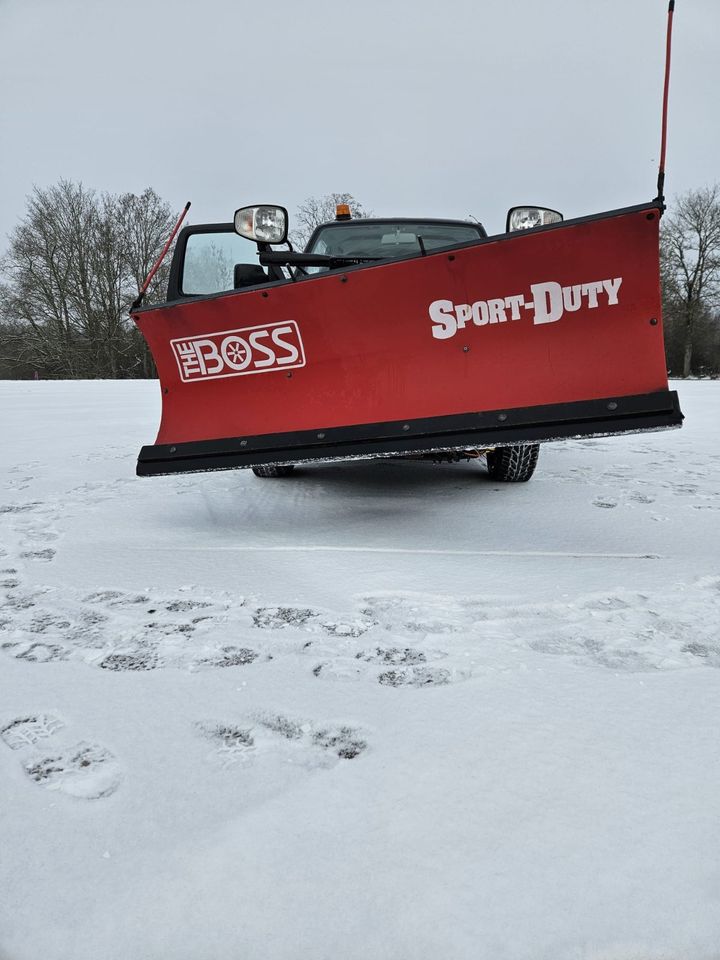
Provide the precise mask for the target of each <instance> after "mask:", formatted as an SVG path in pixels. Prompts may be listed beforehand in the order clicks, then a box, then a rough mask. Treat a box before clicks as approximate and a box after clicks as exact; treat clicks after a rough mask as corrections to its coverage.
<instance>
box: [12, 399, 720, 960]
mask: <svg viewBox="0 0 720 960" xmlns="http://www.w3.org/2000/svg"><path fill="white" fill-rule="evenodd" d="M678 389H679V390H680V395H681V402H682V405H683V408H684V412H685V414H686V416H687V421H686V425H685V427H684V428H683V429H682V430H681V431H670V432H667V433H658V434H647V435H641V436H630V437H625V438H619V439H618V438H616V439H613V438H610V439H602V440H594V441H582V442H579V441H578V442H575V441H573V442H566V443H559V444H549V445H546V446H545V447H544V448H543V450H542V452H541V457H540V463H539V467H538V472H537V474H536V476H535V478H534V479H533V480H532V481H531V482H530V483H529V484H526V485H516V486H513V485H507V486H500V485H498V484H496V483H493V482H491V481H490V480H489V479H488V477H487V474H486V473H485V471H484V467H480V466H478V465H473V464H468V465H457V466H452V467H448V466H444V467H436V466H433V465H431V464H423V463H412V462H408V463H393V462H376V463H364V464H363V463H361V464H357V463H356V464H347V465H336V466H313V467H307V468H303V469H302V470H298V471H297V475H296V476H295V477H294V478H293V479H290V480H275V481H272V480H258V479H256V478H255V477H253V475H252V474H251V473H250V472H246V471H235V472H228V473H215V474H198V475H192V476H182V477H174V478H173V477H163V478H157V479H145V480H138V479H136V478H135V476H134V461H135V457H136V455H137V452H138V450H139V447H140V445H141V444H142V443H150V442H152V441H153V440H154V437H155V429H156V425H157V422H158V417H159V397H158V388H157V385H156V384H155V383H151V382H122V383H109V382H108V383H101V382H98V383H45V382H40V383H8V382H4V383H0V444H1V447H0V449H1V450H2V456H1V458H0V459H1V464H0V545H1V546H0V581H1V589H0V645H1V646H2V649H1V650H0V791H1V797H0V800H1V802H0V958H2V960H221V958H232V960H236V958H237V960H305V958H312V960H440V958H442V960H661V958H662V960H709V958H718V957H720V829H719V817H718V813H719V809H720V727H719V721H720V670H719V669H718V668H720V546H719V544H720V383H717V382H715V383H713V382H691V383H683V384H680V385H679V387H678Z"/></svg>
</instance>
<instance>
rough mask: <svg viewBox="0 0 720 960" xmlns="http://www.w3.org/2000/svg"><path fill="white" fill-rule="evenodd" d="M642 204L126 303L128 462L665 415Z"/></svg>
mask: <svg viewBox="0 0 720 960" xmlns="http://www.w3.org/2000/svg"><path fill="white" fill-rule="evenodd" d="M660 213H661V211H660V208H659V207H658V206H657V204H654V203H653V204H645V205H641V206H637V207H629V208H626V209H623V210H616V211H611V212H609V213H605V214H599V215H597V216H593V217H587V218H581V219H578V220H570V221H565V222H564V223H558V224H553V225H551V226H547V227H540V228H536V229H534V230H530V231H522V232H518V233H512V234H503V235H501V236H496V237H489V238H487V239H479V240H478V241H474V242H472V243H468V244H464V245H462V246H455V247H453V248H452V249H446V250H444V251H441V252H436V253H428V254H427V255H425V256H421V255H420V254H418V256H413V257H406V258H404V259H402V260H392V261H384V262H380V263H377V264H372V265H361V266H354V267H350V268H349V269H347V270H344V271H338V270H334V271H331V272H328V273H323V274H316V275H313V276H309V277H304V278H302V279H298V280H297V281H296V282H291V281H286V282H282V281H281V282H275V283H268V284H265V285H262V286H258V287H253V288H251V289H246V290H242V291H231V292H228V293H222V294H216V295H213V296H207V297H196V298H193V299H184V300H178V301H174V302H171V303H167V304H162V305H160V306H157V307H151V308H147V309H140V310H136V311H134V312H133V319H134V320H135V322H136V323H137V325H138V327H139V328H140V330H141V331H142V333H143V335H144V337H145V339H146V341H147V343H148V345H149V347H150V350H151V352H152V354H153V357H154V360H155V363H156V365H157V369H158V374H159V377H160V384H161V389H162V402H163V411H162V422H161V426H160V431H159V434H158V437H157V440H156V442H155V444H154V445H152V446H145V447H143V448H142V450H141V452H140V457H139V460H138V468H137V472H138V474H139V475H141V476H149V475H154V474H168V473H184V472H192V471H202V470H223V469H231V468H237V467H250V466H257V465H262V464H291V463H300V462H306V461H313V460H333V459H355V458H371V457H383V456H396V455H404V454H417V453H425V452H434V451H448V450H463V449H483V448H488V447H493V446H506V445H509V444H517V443H534V442H538V441H547V440H558V439H562V438H567V437H583V436H597V435H607V434H613V433H628V432H639V431H643V430H658V429H664V428H669V427H677V426H680V424H681V422H682V413H681V412H680V408H679V404H678V398H677V394H676V393H675V392H672V391H669V390H668V382H667V373H666V364H665V351H664V346H663V333H662V322H661V305H660V280H659V257H658V224H659V218H660Z"/></svg>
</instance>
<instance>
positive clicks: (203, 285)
mask: <svg viewBox="0 0 720 960" xmlns="http://www.w3.org/2000/svg"><path fill="white" fill-rule="evenodd" d="M237 264H242V265H246V266H247V267H251V266H252V267H255V268H257V270H256V271H255V275H256V277H257V279H256V281H255V282H256V283H263V282H267V279H268V278H266V279H265V280H263V279H261V278H260V273H259V272H258V271H260V272H262V271H261V267H260V266H259V264H258V257H257V245H256V244H255V243H253V241H252V240H246V239H245V238H244V237H240V236H238V234H236V233H230V232H224V233H223V232H212V233H192V234H190V236H189V237H188V240H187V245H186V247H185V258H184V262H183V273H182V280H181V283H180V289H181V291H182V293H184V294H185V295H201V294H205V295H207V294H213V293H224V292H225V291H228V290H234V289H235V276H236V273H235V266H236V265H237ZM238 274H239V275H240V276H250V275H251V272H250V271H249V270H244V271H238Z"/></svg>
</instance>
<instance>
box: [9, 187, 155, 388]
mask: <svg viewBox="0 0 720 960" xmlns="http://www.w3.org/2000/svg"><path fill="white" fill-rule="evenodd" d="M173 220H174V216H173V212H172V210H171V209H170V207H169V206H168V204H166V203H165V202H164V201H162V200H161V199H160V198H159V197H158V196H157V194H156V193H155V192H154V191H153V190H149V189H148V190H146V191H145V192H144V193H143V194H142V195H141V196H139V197H138V196H134V195H133V194H119V195H112V194H108V193H104V194H101V195H98V194H96V193H95V192H94V191H93V190H87V189H86V188H85V187H83V185H82V184H81V183H74V182H72V181H68V180H61V181H60V182H59V183H58V184H56V185H54V186H51V187H47V188H45V189H41V188H38V187H36V188H35V189H34V190H33V193H32V194H31V195H30V197H29V198H28V205H27V211H26V214H25V216H24V218H23V219H22V220H21V222H20V223H19V224H18V225H17V226H16V227H15V229H14V231H13V232H12V234H11V235H10V247H9V250H8V252H7V254H6V255H5V256H4V257H3V258H2V261H0V271H1V272H2V274H3V277H4V283H3V285H2V291H1V293H2V306H1V308H0V309H1V311H2V312H1V313H0V320H1V321H2V325H3V345H4V351H3V353H4V354H5V362H6V365H7V362H8V357H11V358H13V359H14V360H15V361H16V363H17V364H18V369H19V370H20V369H24V368H26V367H27V365H30V366H32V367H33V368H34V369H36V370H39V371H41V373H42V374H43V376H59V377H119V376H142V375H148V373H149V372H150V364H149V360H148V358H147V354H146V352H145V349H144V346H143V343H142V338H140V337H138V336H137V334H136V332H135V330H134V325H133V324H132V323H131V321H130V320H129V318H128V306H129V304H130V303H131V302H132V300H133V298H134V296H135V295H136V293H137V290H138V288H139V286H140V284H141V283H142V280H143V279H144V277H145V276H146V274H147V273H148V272H149V270H150V267H151V265H152V263H153V262H154V261H155V260H156V259H157V256H158V254H159V252H160V250H161V248H162V245H163V243H164V242H165V240H166V239H167V236H168V234H169V233H170V230H171V229H172V225H173ZM166 271H167V267H166V268H165V271H159V273H158V275H157V276H156V278H155V280H154V282H153V285H152V288H151V290H150V291H149V297H150V298H151V299H152V297H153V296H155V297H156V298H157V297H158V295H159V294H160V290H161V289H162V287H163V285H164V283H165V282H166V280H167V272H166Z"/></svg>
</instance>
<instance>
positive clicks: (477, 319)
mask: <svg viewBox="0 0 720 960" xmlns="http://www.w3.org/2000/svg"><path fill="white" fill-rule="evenodd" d="M472 318H473V323H474V324H475V326H476V327H484V326H485V324H486V323H488V322H489V321H490V314H489V313H488V305H487V304H486V303H485V301H484V300H476V301H475V303H474V304H473V305H472Z"/></svg>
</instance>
